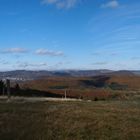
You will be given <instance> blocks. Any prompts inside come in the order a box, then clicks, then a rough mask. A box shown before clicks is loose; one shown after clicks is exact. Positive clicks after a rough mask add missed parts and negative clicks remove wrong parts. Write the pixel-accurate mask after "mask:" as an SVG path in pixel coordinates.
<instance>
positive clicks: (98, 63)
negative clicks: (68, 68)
mask: <svg viewBox="0 0 140 140" xmlns="http://www.w3.org/2000/svg"><path fill="white" fill-rule="evenodd" d="M107 64H108V62H96V63H93V64H92V65H107Z"/></svg>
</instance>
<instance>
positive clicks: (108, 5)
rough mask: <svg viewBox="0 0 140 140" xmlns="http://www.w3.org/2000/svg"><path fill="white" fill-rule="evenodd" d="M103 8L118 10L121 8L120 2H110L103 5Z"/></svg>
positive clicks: (113, 0)
mask: <svg viewBox="0 0 140 140" xmlns="http://www.w3.org/2000/svg"><path fill="white" fill-rule="evenodd" d="M101 7H102V8H117V7H119V2H118V1H117V0H112V1H109V2H108V3H105V4H102V5H101Z"/></svg>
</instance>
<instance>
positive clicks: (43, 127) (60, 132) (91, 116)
mask: <svg viewBox="0 0 140 140" xmlns="http://www.w3.org/2000/svg"><path fill="white" fill-rule="evenodd" d="M0 139H1V140H82V139H83V140H139V139H140V100H137V101H136V100H133V101H97V102H36V103H24V102H23V103H22V102H11V103H10V102H9V103H6V102H5V101H0Z"/></svg>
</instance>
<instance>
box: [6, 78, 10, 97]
mask: <svg viewBox="0 0 140 140" xmlns="http://www.w3.org/2000/svg"><path fill="white" fill-rule="evenodd" d="M6 87H7V96H8V99H10V97H11V95H10V94H11V93H10V80H9V79H6Z"/></svg>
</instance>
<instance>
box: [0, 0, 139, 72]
mask: <svg viewBox="0 0 140 140" xmlns="http://www.w3.org/2000/svg"><path fill="white" fill-rule="evenodd" d="M139 54H140V0H0V71H3V70H17V69H27V70H61V69H111V70H122V69H125V70H126V69H127V70H140V55H139Z"/></svg>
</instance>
